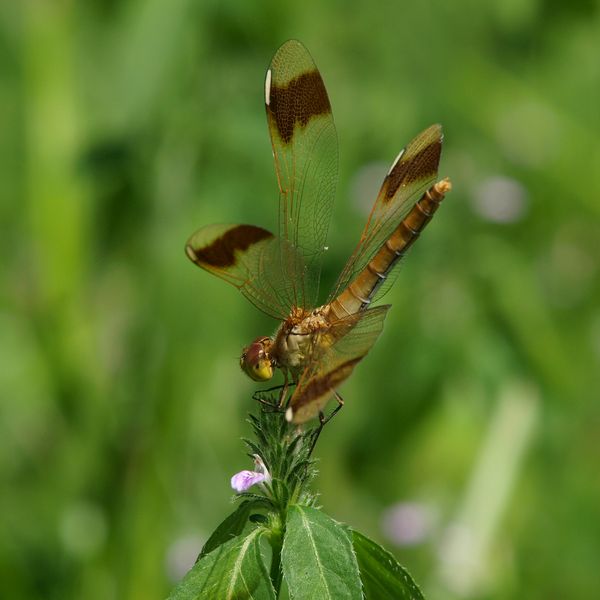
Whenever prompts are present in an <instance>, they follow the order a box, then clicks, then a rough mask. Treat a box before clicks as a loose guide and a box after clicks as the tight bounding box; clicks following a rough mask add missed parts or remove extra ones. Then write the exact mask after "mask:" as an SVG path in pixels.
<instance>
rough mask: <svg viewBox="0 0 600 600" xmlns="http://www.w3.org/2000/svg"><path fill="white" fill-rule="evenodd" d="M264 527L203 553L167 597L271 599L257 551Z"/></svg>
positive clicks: (187, 599)
mask: <svg viewBox="0 0 600 600" xmlns="http://www.w3.org/2000/svg"><path fill="white" fill-rule="evenodd" d="M264 531H265V530H264V529H259V528H257V529H254V530H252V531H251V532H250V533H249V534H248V535H246V536H237V537H235V538H234V539H232V540H229V541H228V542H225V543H224V544H221V545H220V546H219V547H218V548H217V549H216V550H213V551H212V552H210V553H209V554H206V555H205V556H203V557H202V559H201V560H200V561H198V562H197V563H196V564H195V565H194V567H193V568H192V569H191V570H190V571H189V573H188V574H187V575H186V576H185V577H184V578H183V580H182V581H181V583H180V584H179V585H178V586H177V587H176V588H175V589H174V590H173V592H172V593H171V595H170V596H169V598H168V600H215V599H217V598H218V599H219V600H275V590H274V589H273V584H272V583H271V580H270V578H269V574H268V572H267V569H266V567H265V563H264V561H263V558H262V555H261V553H260V537H261V535H262V534H263V533H264Z"/></svg>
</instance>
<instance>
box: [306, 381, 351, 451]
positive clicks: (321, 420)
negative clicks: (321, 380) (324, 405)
mask: <svg viewBox="0 0 600 600" xmlns="http://www.w3.org/2000/svg"><path fill="white" fill-rule="evenodd" d="M333 395H334V397H335V399H336V400H337V403H338V405H337V406H336V407H335V408H334V409H333V410H332V411H331V413H330V414H329V415H327V416H325V413H324V412H323V411H322V410H320V411H319V426H318V427H317V428H316V429H315V430H314V434H313V440H312V443H311V445H310V451H309V453H308V456H311V454H312V452H313V450H314V449H315V446H316V444H317V440H318V439H319V436H320V435H321V431H323V428H324V427H325V425H327V423H329V421H331V419H333V417H335V415H337V414H338V413H339V412H340V410H342V407H343V406H344V399H343V398H342V397H341V396H340V395H339V394H338V393H337V392H336V391H335V390H334V391H333Z"/></svg>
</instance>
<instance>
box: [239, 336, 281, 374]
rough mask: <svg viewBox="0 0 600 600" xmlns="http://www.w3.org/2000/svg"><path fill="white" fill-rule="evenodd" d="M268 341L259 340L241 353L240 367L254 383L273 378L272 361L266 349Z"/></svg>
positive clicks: (266, 339)
mask: <svg viewBox="0 0 600 600" xmlns="http://www.w3.org/2000/svg"><path fill="white" fill-rule="evenodd" d="M270 341H271V340H270V339H269V338H259V339H257V340H254V341H253V342H252V343H251V344H250V345H249V346H248V347H247V348H244V351H243V352H242V356H241V358H240V367H241V368H242V371H244V373H246V375H248V377H250V379H254V381H268V380H269V379H271V378H272V377H273V361H272V360H271V358H270V356H269V353H268V352H267V349H266V346H267V345H270Z"/></svg>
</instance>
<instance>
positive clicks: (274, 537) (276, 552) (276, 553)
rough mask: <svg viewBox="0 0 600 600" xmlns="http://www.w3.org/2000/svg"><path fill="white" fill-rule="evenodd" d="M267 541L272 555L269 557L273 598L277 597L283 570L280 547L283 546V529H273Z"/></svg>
mask: <svg viewBox="0 0 600 600" xmlns="http://www.w3.org/2000/svg"><path fill="white" fill-rule="evenodd" d="M269 543H270V544H271V550H272V557H271V572H270V574H269V576H270V577H271V583H272V584H273V587H274V588H275V598H279V593H280V591H281V583H282V579H283V572H282V570H281V549H282V548H283V531H281V530H278V531H273V532H272V534H271V536H270V537H269Z"/></svg>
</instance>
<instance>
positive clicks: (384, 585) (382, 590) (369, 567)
mask: <svg viewBox="0 0 600 600" xmlns="http://www.w3.org/2000/svg"><path fill="white" fill-rule="evenodd" d="M349 534H350V536H351V538H352V545H353V547H354V552H355V553H356V560H357V561H358V568H359V569H360V578H361V580H362V585H363V591H364V597H365V599H366V600H387V599H389V600H423V598H424V597H423V594H422V593H421V590H420V589H419V588H418V586H417V584H416V583H415V582H414V581H413V579H412V577H411V576H410V575H409V574H408V573H407V572H406V570H405V569H404V568H403V567H402V566H401V565H400V563H399V562H398V561H397V560H396V559H395V558H394V557H393V556H392V554H390V553H389V552H388V551H387V550H385V549H384V548H382V547H381V546H380V545H379V544H376V543H375V542H374V541H373V540H370V539H369V538H368V537H365V536H364V535H362V533H358V531H354V530H353V529H350V530H349Z"/></svg>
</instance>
